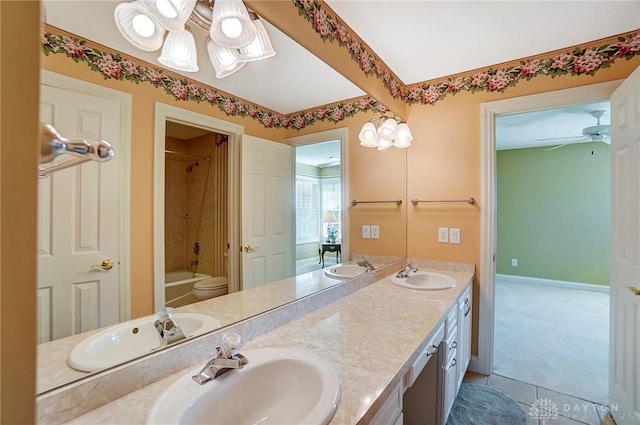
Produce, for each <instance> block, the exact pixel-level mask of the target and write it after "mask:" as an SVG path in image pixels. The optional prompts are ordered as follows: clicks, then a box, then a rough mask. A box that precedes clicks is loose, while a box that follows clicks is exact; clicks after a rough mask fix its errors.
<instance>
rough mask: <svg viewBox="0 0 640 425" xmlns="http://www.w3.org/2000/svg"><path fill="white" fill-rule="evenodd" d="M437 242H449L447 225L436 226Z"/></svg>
mask: <svg viewBox="0 0 640 425" xmlns="http://www.w3.org/2000/svg"><path fill="white" fill-rule="evenodd" d="M438 242H442V243H449V228H447V227H439V228H438Z"/></svg>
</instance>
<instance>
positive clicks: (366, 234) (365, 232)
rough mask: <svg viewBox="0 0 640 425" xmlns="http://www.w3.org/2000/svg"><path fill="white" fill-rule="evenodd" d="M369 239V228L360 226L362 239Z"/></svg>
mask: <svg viewBox="0 0 640 425" xmlns="http://www.w3.org/2000/svg"><path fill="white" fill-rule="evenodd" d="M369 238H371V226H367V225H366V224H365V225H363V226H362V239H369Z"/></svg>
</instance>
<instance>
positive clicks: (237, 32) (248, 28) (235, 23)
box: [209, 0, 256, 49]
mask: <svg viewBox="0 0 640 425" xmlns="http://www.w3.org/2000/svg"><path fill="white" fill-rule="evenodd" d="M209 35H210V36H211V39H212V40H213V41H214V42H215V43H216V44H218V45H220V46H223V47H229V48H231V49H239V48H241V47H245V46H247V45H248V44H249V43H251V42H252V41H253V39H254V38H255V37H256V27H255V25H254V24H253V22H251V18H250V17H249V12H248V11H247V8H246V7H245V5H244V3H242V0H216V1H215V2H214V4H213V15H212V18H211V29H210V30H209Z"/></svg>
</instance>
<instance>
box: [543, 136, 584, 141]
mask: <svg viewBox="0 0 640 425" xmlns="http://www.w3.org/2000/svg"><path fill="white" fill-rule="evenodd" d="M582 138H584V136H583V135H580V136H565V137H548V138H546V139H536V142H546V141H549V140H569V139H582Z"/></svg>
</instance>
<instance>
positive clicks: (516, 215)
mask: <svg viewBox="0 0 640 425" xmlns="http://www.w3.org/2000/svg"><path fill="white" fill-rule="evenodd" d="M545 149H547V148H531V149H514V150H505V151H498V153H497V169H498V172H497V174H498V175H497V185H498V188H497V189H498V200H497V201H498V245H497V254H496V270H497V272H498V273H501V274H507V275H517V276H527V277H539V278H544V279H552V280H562V281H569V282H582V283H592V284H598V285H608V284H609V225H610V223H609V215H610V206H609V205H610V195H609V193H610V163H609V159H610V147H609V146H608V145H606V144H604V143H598V142H596V143H580V144H575V145H569V146H565V147H563V148H560V149H555V150H552V151H545ZM512 258H517V259H518V266H517V267H512V266H511V259H512Z"/></svg>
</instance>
